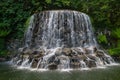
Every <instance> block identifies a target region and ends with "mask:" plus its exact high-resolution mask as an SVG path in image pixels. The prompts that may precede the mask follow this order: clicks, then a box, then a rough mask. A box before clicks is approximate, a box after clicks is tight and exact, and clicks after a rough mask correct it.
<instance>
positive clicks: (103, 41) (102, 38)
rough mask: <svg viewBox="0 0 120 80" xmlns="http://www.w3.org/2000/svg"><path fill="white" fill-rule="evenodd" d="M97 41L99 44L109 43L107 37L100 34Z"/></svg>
mask: <svg viewBox="0 0 120 80" xmlns="http://www.w3.org/2000/svg"><path fill="white" fill-rule="evenodd" d="M97 39H98V42H99V43H107V42H108V41H107V38H106V35H103V34H99V35H98V36H97Z"/></svg>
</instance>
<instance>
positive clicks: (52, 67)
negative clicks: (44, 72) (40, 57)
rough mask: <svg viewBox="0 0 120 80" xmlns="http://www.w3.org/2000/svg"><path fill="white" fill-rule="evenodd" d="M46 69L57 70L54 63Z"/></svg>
mask: <svg viewBox="0 0 120 80" xmlns="http://www.w3.org/2000/svg"><path fill="white" fill-rule="evenodd" d="M48 69H50V70H54V69H57V65H56V64H55V63H51V64H49V65H48Z"/></svg>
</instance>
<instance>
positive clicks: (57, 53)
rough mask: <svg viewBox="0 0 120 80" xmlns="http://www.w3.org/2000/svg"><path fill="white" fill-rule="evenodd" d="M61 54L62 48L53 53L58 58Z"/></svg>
mask: <svg viewBox="0 0 120 80" xmlns="http://www.w3.org/2000/svg"><path fill="white" fill-rule="evenodd" d="M61 53H62V48H58V49H57V50H56V52H55V55H56V56H60V55H62V54H61Z"/></svg>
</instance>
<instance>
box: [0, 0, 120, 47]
mask: <svg viewBox="0 0 120 80" xmlns="http://www.w3.org/2000/svg"><path fill="white" fill-rule="evenodd" d="M119 3H120V0H30V1H28V0H0V8H1V9H0V38H1V39H2V40H0V43H1V44H0V47H1V46H2V49H3V48H4V49H5V47H6V46H5V45H6V41H7V40H10V39H18V38H19V39H21V38H22V37H23V34H24V31H25V29H26V28H27V27H28V25H29V20H30V18H28V17H29V16H31V15H32V14H34V13H37V12H40V11H43V10H53V9H70V10H77V11H80V12H84V13H87V14H88V15H89V16H90V18H91V20H92V24H93V27H94V29H95V31H98V30H99V31H100V32H101V31H103V30H104V29H109V30H110V31H112V35H110V36H109V37H110V38H109V39H108V37H107V35H106V34H102V35H100V34H99V35H98V41H99V43H101V44H107V43H108V42H109V41H111V42H113V41H114V39H116V41H114V42H115V44H117V47H118V46H119V45H118V44H120V43H119V39H120V8H119V6H120V4H119ZM25 22H26V23H25ZM3 40H4V41H3ZM108 40H109V41H108ZM2 41H3V42H2ZM111 46H112V47H114V46H113V45H111Z"/></svg>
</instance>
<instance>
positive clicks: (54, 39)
mask: <svg viewBox="0 0 120 80" xmlns="http://www.w3.org/2000/svg"><path fill="white" fill-rule="evenodd" d="M24 44H25V45H24V47H23V48H20V49H19V52H20V54H19V55H18V56H17V57H15V58H13V63H14V64H17V65H19V66H22V67H31V68H37V69H81V68H91V67H98V66H103V65H107V64H111V63H113V62H114V60H113V59H112V58H111V57H110V56H109V55H107V54H106V53H105V52H104V51H103V50H100V49H99V47H98V44H97V42H96V40H95V37H94V34H93V31H92V26H91V22H90V19H89V16H88V15H86V14H84V13H81V12H77V11H70V10H54V11H43V12H40V13H36V14H34V15H32V16H31V19H30V23H29V27H28V29H27V31H26V33H25V43H24Z"/></svg>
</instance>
